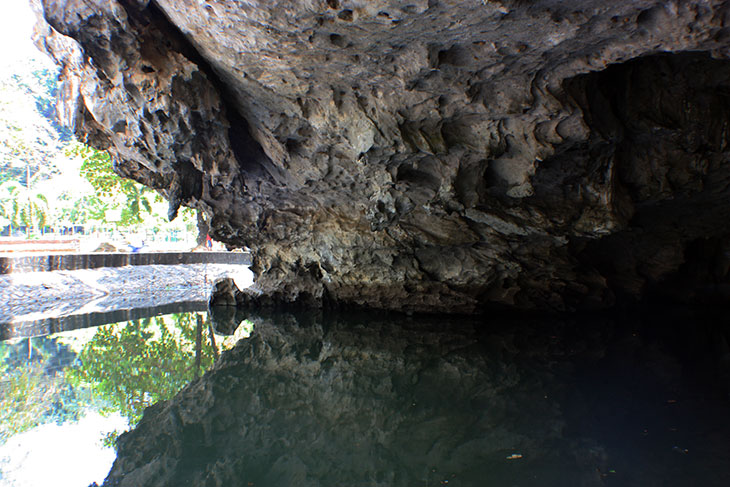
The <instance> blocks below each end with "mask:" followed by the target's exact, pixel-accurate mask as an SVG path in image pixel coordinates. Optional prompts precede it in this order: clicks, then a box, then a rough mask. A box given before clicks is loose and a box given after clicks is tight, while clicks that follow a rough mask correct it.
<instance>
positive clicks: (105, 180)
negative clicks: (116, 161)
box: [66, 143, 156, 227]
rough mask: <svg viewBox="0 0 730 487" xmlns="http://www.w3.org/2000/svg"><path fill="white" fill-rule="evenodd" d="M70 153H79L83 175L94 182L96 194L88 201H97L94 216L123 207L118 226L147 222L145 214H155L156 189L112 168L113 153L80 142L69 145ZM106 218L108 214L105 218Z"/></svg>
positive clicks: (90, 181) (92, 183)
mask: <svg viewBox="0 0 730 487" xmlns="http://www.w3.org/2000/svg"><path fill="white" fill-rule="evenodd" d="M66 154H67V155H68V156H71V157H80V158H81V159H82V160H83V162H82V164H81V170H80V172H81V176H82V177H83V178H84V179H86V180H87V181H89V183H91V186H92V187H93V188H94V191H95V192H96V194H95V198H94V199H91V200H89V201H87V203H91V204H95V205H94V210H93V212H94V216H101V215H102V214H105V212H106V211H107V210H110V209H113V208H116V207H118V206H120V207H121V210H122V213H121V219H120V221H119V222H118V225H119V226H122V227H127V226H131V225H140V224H142V223H144V215H145V214H147V215H150V216H152V212H153V211H152V200H153V198H154V197H155V196H156V193H155V192H154V191H152V190H150V189H148V188H146V187H144V186H142V185H141V184H139V183H137V182H135V181H132V180H130V179H124V178H122V177H120V176H119V175H118V174H116V173H115V172H114V170H113V168H112V161H111V156H110V155H109V153H108V152H106V151H99V150H96V149H94V148H93V147H89V146H87V145H84V144H80V143H73V144H71V145H70V146H69V147H68V148H67V149H66ZM102 220H103V221H106V220H105V218H104V219H102Z"/></svg>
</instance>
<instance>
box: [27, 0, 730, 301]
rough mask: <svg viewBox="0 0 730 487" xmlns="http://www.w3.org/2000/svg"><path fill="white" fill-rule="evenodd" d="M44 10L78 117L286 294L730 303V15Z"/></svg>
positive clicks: (330, 3) (407, 6)
mask: <svg viewBox="0 0 730 487" xmlns="http://www.w3.org/2000/svg"><path fill="white" fill-rule="evenodd" d="M40 3H41V5H42V18H43V19H44V21H41V22H40V23H39V28H38V30H39V34H40V35H39V42H40V44H42V46H43V47H44V48H45V49H46V50H47V51H48V52H50V53H51V54H52V55H53V56H54V57H55V58H56V60H57V62H58V63H59V64H60V65H61V66H62V75H61V77H62V81H63V84H62V89H61V100H62V103H61V104H60V105H59V111H60V113H61V114H62V115H63V116H64V118H65V119H66V121H67V123H68V124H69V125H71V126H72V127H73V128H74V130H75V132H76V133H77V135H79V136H81V137H82V138H83V139H84V140H86V141H87V142H88V143H90V144H92V145H94V146H96V147H98V148H103V149H108V150H109V151H110V153H111V154H112V156H113V160H114V166H115V169H116V171H117V172H119V173H120V174H121V175H123V176H126V177H130V178H133V179H136V180H137V181H140V182H142V183H144V184H146V185H149V186H151V187H153V188H156V189H158V190H159V191H160V192H161V193H163V194H164V195H165V196H167V197H168V199H169V200H170V216H171V217H174V216H175V215H176V213H177V209H178V208H179V206H180V205H187V206H191V207H194V208H198V209H200V210H202V211H203V212H205V213H206V214H207V216H208V218H207V220H208V221H210V225H211V235H212V236H214V237H215V238H216V239H217V240H220V241H223V242H226V243H227V244H228V245H230V246H238V247H248V248H250V249H251V250H252V251H253V252H254V266H253V269H254V272H255V273H256V275H257V278H256V285H257V286H258V289H259V291H261V292H262V293H263V296H265V297H266V299H269V300H271V301H273V302H282V301H283V302H296V301H298V300H302V301H303V302H304V304H306V305H309V306H311V305H316V306H318V305H321V304H325V303H326V304H333V305H340V304H343V305H356V306H369V307H380V308H390V309H401V310H417V311H451V312H454V311H456V312H475V311H480V310H483V309H484V307H485V306H495V305H496V306H504V307H517V308H540V309H574V308H590V307H605V306H609V305H612V304H614V303H615V302H616V301H617V300H628V301H633V300H637V299H641V298H644V297H646V296H651V295H659V296H670V297H680V298H681V299H686V300H694V301H702V300H717V299H727V298H728V296H730V289H729V285H728V284H729V283H730V277H729V273H728V269H730V257H728V255H729V252H730V237H729V234H728V230H727V215H729V214H730V198H729V196H730V194H729V193H730V189H729V188H730V184H729V183H730V164H728V145H727V140H728V135H729V134H728V131H729V130H730V128H729V127H730V124H728V116H729V114H730V101H729V100H728V98H727V93H728V92H729V91H730V81H729V80H730V62H729V61H728V57H729V56H728V52H730V51H728V49H729V48H730V35H728V32H730V30H729V29H730V25H729V24H728V23H729V22H730V17H729V13H730V9H729V7H728V4H727V2H725V1H724V0H722V1H721V0H701V1H700V0H693V1H678V0H672V1H666V2H656V1H655V0H614V1H611V2H606V1H603V0H600V1H599V0H588V1H582V2H556V1H553V0H536V1H531V2H524V1H520V0H501V1H498V0H494V1H491V0H489V1H488V0H479V1H477V0H472V1H459V2H452V1H445V0H429V1H426V0H417V1H413V2H393V1H389V0H377V1H368V2H361V1H356V0H352V1H349V0H327V1H324V0H318V1H306V2H304V1H293V2H271V1H268V0H267V1H260V0H256V1H248V2H245V3H241V2H235V1H233V0H213V1H207V2H198V1H190V0H155V1H149V0H136V1H132V0H104V1H100V0H83V1H82V0H62V1H58V0H54V1H50V0H41V2H40ZM46 22H47V23H46Z"/></svg>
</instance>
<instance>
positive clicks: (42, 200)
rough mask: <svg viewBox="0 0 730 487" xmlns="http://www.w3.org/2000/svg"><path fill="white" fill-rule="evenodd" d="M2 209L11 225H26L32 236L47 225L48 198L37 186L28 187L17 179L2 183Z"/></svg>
mask: <svg viewBox="0 0 730 487" xmlns="http://www.w3.org/2000/svg"><path fill="white" fill-rule="evenodd" d="M0 209H1V211H2V216H3V217H4V218H5V219H6V220H8V221H9V222H10V224H11V225H15V226H23V225H24V226H25V227H26V234H27V235H28V236H30V235H31V233H35V232H37V230H38V229H41V228H43V227H44V226H45V225H46V220H47V217H48V200H47V199H46V196H45V195H44V194H43V193H42V192H40V191H38V190H37V189H35V188H32V187H31V188H28V187H26V186H23V185H22V184H20V183H19V182H17V181H6V182H4V183H2V184H1V185H0Z"/></svg>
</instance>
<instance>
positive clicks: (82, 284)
mask: <svg viewBox="0 0 730 487" xmlns="http://www.w3.org/2000/svg"><path fill="white" fill-rule="evenodd" d="M223 277H231V278H233V279H234V280H235V281H236V284H237V285H238V286H239V287H248V286H250V285H251V283H252V273H251V271H250V270H249V266H247V265H241V264H181V265H145V266H125V267H103V268H98V269H81V270H74V271H49V272H27V273H13V274H7V275H0V303H1V304H0V324H12V323H18V322H27V321H36V320H42V319H49V318H60V317H63V316H69V315H75V314H84V313H96V312H109V311H116V310H123V309H134V308H145V307H152V306H159V305H164V304H168V303H175V302H182V301H207V300H208V298H209V297H210V293H211V291H212V285H213V283H215V282H216V281H217V280H218V279H221V278H223Z"/></svg>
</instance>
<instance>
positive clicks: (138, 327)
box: [71, 313, 215, 424]
mask: <svg viewBox="0 0 730 487" xmlns="http://www.w3.org/2000/svg"><path fill="white" fill-rule="evenodd" d="M172 319H173V321H174V322H175V323H174V325H175V326H170V325H169V324H168V322H167V321H166V320H165V318H164V317H157V318H148V319H144V320H138V321H131V322H129V323H128V324H127V325H126V326H123V327H116V326H104V327H101V328H99V329H98V331H97V332H96V334H95V335H94V338H93V339H92V340H91V341H90V342H89V343H87V344H86V346H85V347H84V349H83V351H82V352H81V355H80V359H81V366H80V367H78V368H76V369H75V370H74V371H72V372H71V376H72V379H71V380H72V381H73V382H75V383H77V384H78V383H89V384H90V385H91V386H92V389H93V390H94V394H95V395H97V396H98V397H99V398H100V399H102V400H104V402H106V403H107V404H109V407H108V408H107V410H108V411H117V410H118V411H120V412H121V413H122V415H124V416H126V417H127V418H128V419H129V420H130V423H132V424H134V423H136V422H137V421H139V419H140V418H141V417H142V412H143V410H144V408H146V407H148V406H150V405H152V404H154V403H155V402H157V401H159V400H163V399H168V398H170V397H172V396H173V395H174V394H175V393H176V392H177V391H178V390H180V389H181V388H182V387H183V386H184V385H185V384H186V383H187V382H189V381H190V380H192V379H193V378H195V377H196V376H197V375H199V374H200V371H201V370H205V369H206V368H208V367H210V366H211V365H212V364H213V361H214V359H215V351H214V347H213V344H212V343H211V342H210V341H209V339H210V337H209V338H208V340H206V343H203V341H204V340H203V334H204V333H206V334H209V332H208V330H207V326H204V321H203V316H202V315H200V314H195V313H184V314H174V315H172Z"/></svg>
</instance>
